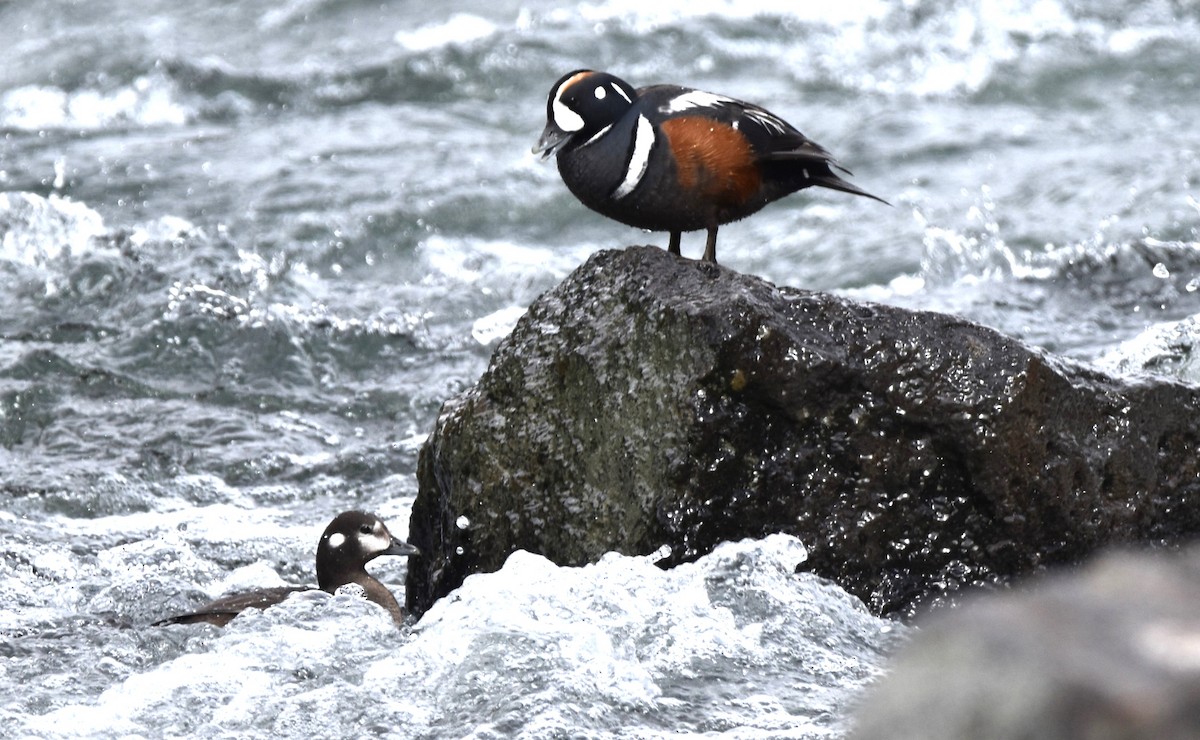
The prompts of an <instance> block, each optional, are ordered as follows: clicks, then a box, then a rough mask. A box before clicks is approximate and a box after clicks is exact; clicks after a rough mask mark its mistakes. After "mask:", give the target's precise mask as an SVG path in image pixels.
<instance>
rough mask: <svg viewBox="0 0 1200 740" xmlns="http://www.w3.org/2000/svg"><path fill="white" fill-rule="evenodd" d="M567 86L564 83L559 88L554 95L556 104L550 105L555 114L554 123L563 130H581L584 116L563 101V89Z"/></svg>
mask: <svg viewBox="0 0 1200 740" xmlns="http://www.w3.org/2000/svg"><path fill="white" fill-rule="evenodd" d="M566 87H567V86H566V85H563V87H561V88H559V90H558V93H557V94H556V95H555V96H554V104H553V105H551V106H550V110H551V111H553V114H554V125H555V126H558V127H559V128H560V129H562V130H563V131H568V132H570V131H579V130H580V129H582V128H583V117H582V116H580V115H579V114H578V113H576V112H575V111H573V110H571V109H570V108H568V107H567V104H566V103H564V102H563V101H562V94H563V90H564V89H565V88H566Z"/></svg>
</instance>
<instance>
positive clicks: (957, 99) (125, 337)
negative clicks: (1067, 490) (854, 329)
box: [0, 0, 1200, 738]
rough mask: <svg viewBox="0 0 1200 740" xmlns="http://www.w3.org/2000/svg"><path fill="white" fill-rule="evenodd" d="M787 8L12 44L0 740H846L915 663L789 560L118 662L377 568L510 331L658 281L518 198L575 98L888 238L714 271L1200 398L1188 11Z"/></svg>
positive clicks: (487, 596) (254, 27) (506, 575)
mask: <svg viewBox="0 0 1200 740" xmlns="http://www.w3.org/2000/svg"><path fill="white" fill-rule="evenodd" d="M796 5H797V4H796V3H791V2H786V3H785V2H775V1H773V0H772V1H771V2H766V3H760V4H754V3H743V2H737V3H733V2H721V1H719V0H711V1H708V0H700V1H699V2H697V1H696V0H688V1H686V2H685V1H684V0H666V1H665V2H660V3H645V2H630V1H629V0H601V1H600V2H595V3H587V4H582V5H578V6H575V7H573V8H568V9H562V8H556V7H554V6H552V5H550V4H548V3H541V2H532V3H523V4H517V3H508V2H492V3H482V2H464V3H457V4H454V5H453V6H451V7H449V8H446V7H445V6H443V5H439V4H416V3H408V2H392V3H382V4H381V3H379V2H361V1H354V0H350V1H347V0H287V1H286V2H280V3H249V2H247V3H230V2H217V1H216V0H208V1H207V2H198V3H182V4H181V3H176V2H165V1H163V0H157V1H156V0H122V2H111V1H106V0H101V1H98V2H89V3H76V2H69V1H68V0H44V1H43V2H38V3H5V4H0V134H2V138H0V191H2V193H3V194H0V239H2V242H0V336H2V339H0V444H2V446H0V502H2V505H0V510H2V511H0V543H2V544H0V552H2V553H3V559H2V561H0V599H2V600H3V604H4V610H3V612H0V657H2V660H3V662H2V663H0V676H3V678H4V679H5V680H6V684H7V685H8V686H9V687H10V688H9V692H8V693H7V694H6V696H5V698H3V699H0V735H9V736H16V737H20V736H54V735H71V734H80V735H99V736H122V735H126V734H140V735H144V736H166V735H178V734H188V733H200V734H204V735H212V736H220V735H226V736H245V735H247V734H259V735H268V734H283V735H289V736H299V735H305V736H317V737H335V736H337V737H344V736H348V735H355V734H367V735H369V734H379V733H383V732H390V733H392V734H394V735H396V736H401V737H402V736H427V737H438V736H451V737H456V736H473V737H481V738H482V737H508V736H516V735H520V734H524V736H527V737H561V736H570V735H572V734H573V733H575V732H576V731H578V732H579V733H580V734H584V735H591V736H621V737H667V736H679V735H684V734H687V733H689V732H703V733H709V734H711V735H713V736H723V737H762V736H775V737H793V738H797V737H798V738H825V737H838V736H840V734H841V732H842V731H843V728H844V715H845V711H846V710H845V707H846V706H847V705H848V703H849V702H850V701H852V698H853V696H854V693H855V691H856V690H857V689H858V688H859V687H860V686H861V685H862V684H863V682H865V681H867V680H869V677H870V676H871V675H873V674H874V673H876V672H877V671H878V670H880V669H881V667H882V666H883V665H884V661H885V659H886V655H887V654H888V652H889V650H890V647H889V646H890V645H891V644H892V642H893V641H894V635H895V633H896V632H898V631H902V630H901V629H899V628H895V627H893V626H892V625H889V624H888V623H886V622H882V621H880V620H876V619H874V618H872V617H870V616H868V615H866V614H865V613H864V612H862V611H861V609H859V608H858V607H856V606H855V605H854V603H853V600H852V599H850V598H849V597H848V596H847V595H846V594H845V593H843V592H841V591H840V590H839V589H837V588H836V587H833V586H829V585H824V584H821V583H819V582H816V581H813V580H808V579H806V578H796V577H793V576H791V575H790V566H791V565H792V564H794V561H796V560H798V559H799V558H800V557H802V545H801V544H800V543H796V542H794V541H790V540H787V539H785V538H770V539H768V540H765V541H762V542H748V543H740V544H737V545H731V546H729V547H727V548H724V549H722V550H721V551H719V552H718V553H715V554H714V555H713V556H711V557H709V558H706V559H705V560H703V561H701V562H700V563H697V564H695V565H692V566H687V567H686V568H681V569H678V570H676V571H673V572H671V573H662V572H660V571H658V570H657V569H656V568H655V567H654V566H653V565H652V564H651V563H650V562H649V561H648V560H646V559H638V558H623V557H618V556H612V557H610V558H608V559H606V560H605V561H604V562H603V563H601V564H599V565H596V566H592V567H589V568H583V569H560V568H555V567H553V566H551V565H549V564H547V563H545V562H544V561H542V560H539V559H538V558H536V557H533V556H519V557H517V558H515V559H514V560H513V561H512V562H510V564H509V565H508V566H507V567H506V568H505V570H504V571H503V572H501V573H498V574H494V575H491V576H481V577H477V578H474V579H472V580H471V581H470V582H469V583H468V585H467V586H466V587H464V589H463V590H462V592H461V593H460V594H459V595H458V597H457V598H455V599H454V600H452V601H450V602H447V603H445V604H442V605H441V606H439V607H438V609H437V610H435V612H433V613H431V614H430V615H429V616H428V617H427V618H426V620H424V621H423V622H422V623H421V625H420V626H419V627H418V628H417V629H416V630H415V631H413V632H411V633H404V634H401V633H397V632H395V631H394V629H392V627H391V626H390V621H389V620H388V618H387V617H386V615H384V614H382V612H380V611H378V610H375V609H374V608H373V607H371V606H370V605H369V604H365V603H361V602H359V601H356V600H355V599H354V598H353V597H348V596H338V597H334V598H321V597H316V598H314V599H311V600H308V601H299V602H296V603H290V604H288V605H287V606H285V607H282V608H281V609H279V610H277V611H274V612H267V613H265V614H262V615H255V616H252V617H249V618H246V619H244V620H239V621H238V622H235V624H234V625H232V626H231V627H230V628H228V629H226V630H225V631H223V632H221V631H215V630H210V629H208V628H202V627H197V628H171V629H166V630H162V629H149V628H146V627H145V625H146V624H147V623H148V622H149V621H151V620H152V619H154V618H156V617H159V616H162V615H163V614H164V613H166V612H169V611H171V610H172V609H173V608H177V607H179V606H180V605H182V604H185V603H193V602H194V601H195V600H197V599H199V598H201V597H203V596H204V595H216V594H217V593H220V592H222V591H224V590H225V589H226V588H232V587H243V586H249V585H271V584H273V583H276V582H278V581H279V580H280V579H285V580H289V581H306V580H311V568H312V564H311V553H312V550H313V549H314V547H315V542H316V539H317V536H318V535H319V533H320V530H321V528H322V527H323V526H324V524H325V523H326V522H327V521H328V519H330V518H331V517H332V515H333V514H334V513H336V512H338V511H340V510H342V509H345V508H351V507H365V508H370V509H374V510H376V511H378V512H379V513H380V514H381V515H382V516H383V517H384V518H385V519H386V520H387V521H389V523H390V524H391V525H392V528H393V531H399V532H403V530H404V523H405V522H406V521H407V517H408V511H409V508H410V506H411V503H412V498H413V496H414V494H415V482H414V478H413V470H414V467H415V458H416V451H417V449H418V447H419V445H420V442H421V440H422V439H423V437H424V435H425V434H426V433H427V432H428V431H429V430H430V428H431V427H432V424H433V421H434V417H435V414H436V412H437V409H438V406H439V404H440V403H441V401H442V400H443V399H445V398H447V397H448V396H450V395H452V394H454V393H455V392H457V391H458V390H460V389H462V388H464V387H465V386H467V385H469V384H471V383H472V382H473V381H474V380H475V378H476V377H478V375H479V374H480V373H481V372H482V370H483V368H484V367H485V366H486V362H487V358H488V356H489V353H490V351H491V349H492V347H494V345H495V342H496V341H497V340H498V338H499V337H500V336H503V334H504V333H505V331H506V327H507V326H509V325H511V323H512V322H513V321H515V318H516V317H517V316H519V315H520V312H521V310H522V309H523V307H525V306H527V305H528V304H529V303H530V302H531V301H532V300H533V299H534V298H535V297H536V296H537V295H538V294H539V293H540V292H542V291H544V290H546V289H548V288H550V287H552V286H553V285H554V284H556V283H557V282H558V281H559V280H561V279H562V278H563V277H564V276H565V275H566V274H567V273H569V272H570V271H571V270H572V269H573V268H574V267H575V266H577V265H578V264H579V263H580V262H582V261H583V260H584V259H585V258H586V257H587V255H588V254H590V253H592V252H593V251H596V250H598V249H602V248H609V247H618V246H621V245H625V244H629V243H635V242H644V241H647V240H652V241H656V242H657V243H665V238H664V237H663V236H661V235H656V236H648V235H644V234H642V233H640V232H637V231H634V230H632V229H628V228H626V227H623V226H621V225H619V224H615V223H612V222H609V221H606V220H604V219H602V218H601V217H599V216H596V215H594V214H591V213H590V212H588V211H586V210H585V209H584V208H583V207H582V206H580V205H578V204H577V203H576V202H575V201H574V200H573V199H572V198H571V196H570V195H569V194H568V193H567V192H566V190H565V188H564V187H563V186H562V184H561V182H559V180H558V177H557V173H556V172H555V170H554V168H553V167H552V166H550V165H547V164H543V163H539V162H538V161H537V160H536V159H535V158H534V157H533V156H532V155H531V154H530V153H529V147H530V145H531V144H532V143H533V141H534V139H535V138H536V137H537V134H538V133H539V132H540V130H541V126H542V124H543V121H542V117H543V115H544V96H545V94H546V92H547V90H548V88H549V86H550V84H551V83H552V82H553V81H554V80H555V79H556V78H557V77H558V76H559V75H560V74H561V73H563V72H565V71H567V70H569V69H574V68H577V67H582V66H588V67H594V68H601V69H608V70H611V71H614V72H617V73H619V74H621V75H622V76H623V77H625V78H626V79H628V80H629V81H630V82H632V83H634V84H648V83H651V82H659V81H672V82H681V83H685V84H692V85H695V86H698V87H702V88H705V89H708V90H712V91H715V92H722V93H727V94H732V95H735V96H739V97H744V98H746V99H749V100H753V101H756V102H759V103H763V104H765V105H767V106H768V107H770V108H771V109H772V110H774V111H775V112H777V113H779V114H781V115H783V116H784V117H786V118H788V119H789V120H791V121H792V122H793V123H795V124H796V125H797V126H798V127H800V128H801V130H803V131H805V133H807V134H809V135H810V136H812V137H813V138H814V139H816V140H817V141H819V142H820V143H822V144H823V145H825V146H826V147H828V148H830V149H831V150H832V151H834V152H835V154H837V155H838V156H839V158H840V159H841V160H842V162H843V163H844V164H846V165H847V166H848V167H850V168H851V169H853V170H854V172H855V175H856V177H855V182H856V183H858V184H860V185H861V186H863V187H865V188H867V189H868V190H870V191H872V192H875V193H877V194H879V195H881V196H883V197H885V198H888V199H889V200H891V201H892V202H893V203H895V204H896V207H894V208H885V207H882V206H880V205H878V204H876V203H873V202H870V201H867V200H864V199H856V198H850V197H847V196H843V195H840V194H836V193H812V194H801V195H798V196H794V197H792V198H790V199H788V200H785V201H783V202H782V203H779V204H776V205H773V206H771V207H769V208H768V209H767V210H766V211H764V212H763V213H761V214H759V215H758V216H756V217H754V218H752V219H750V220H749V221H746V222H743V223H741V224H736V225H732V226H728V227H726V228H724V229H723V230H722V239H721V241H722V257H723V260H722V261H723V262H724V263H725V264H726V265H728V266H730V267H733V268H735V269H738V270H742V271H745V272H750V273H755V274H759V275H762V276H764V277H767V278H768V279H771V280H774V281H776V282H779V283H785V284H789V285H795V286H801V287H810V288H816V289H822V290H833V291H838V292H841V293H845V294H849V295H852V296H855V297H860V298H865V299H870V300H878V301H885V302H891V303H896V304H901V305H907V306H914V307H920V308H929V309H934V310H942V311H950V312H954V313H958V314H961V315H964V316H967V317H969V318H971V319H974V320H976V321H980V322H983V323H985V324H988V325H991V326H994V327H996V328H999V329H1001V330H1003V331H1005V332H1007V333H1010V334H1013V335H1015V336H1018V337H1020V338H1022V339H1024V340H1025V341H1027V342H1029V343H1031V344H1033V345H1036V346H1040V347H1043V348H1045V349H1047V350H1048V351H1051V352H1055V353H1058V354H1062V355H1065V356H1067V357H1070V358H1073V359H1076V360H1078V361H1082V362H1093V363H1097V364H1098V365H1100V366H1101V367H1104V368H1107V369H1110V370H1112V371H1115V372H1121V373H1136V372H1141V371H1143V370H1145V369H1150V370H1153V371H1156V372H1160V373H1169V374H1175V375H1177V376H1178V377H1181V378H1182V379H1184V380H1185V381H1188V382H1200V366H1198V365H1197V363H1196V361H1195V360H1194V359H1192V354H1191V351H1190V350H1191V348H1192V346H1193V345H1194V344H1195V341H1196V336H1197V334H1198V333H1200V330H1198V329H1197V321H1198V319H1197V317H1198V316H1200V290H1198V289H1197V288H1198V287H1200V249H1198V246H1200V186H1198V185H1197V183H1198V182H1200V137H1198V136H1197V135H1196V133H1195V125H1194V122H1195V121H1196V120H1200V77H1198V76H1200V65H1198V64H1197V63H1196V60H1197V59H1200V5H1198V4H1197V3H1196V2H1194V1H1192V0H1175V1H1173V2H1168V1H1166V0H1160V1H1155V0H1151V1H1150V2H1141V1H1139V2H1134V1H1133V0H1101V1H1100V2H1096V3H1092V4H1090V7H1089V8H1087V9H1080V8H1077V7H1075V5H1074V4H1071V3H1066V2H1064V1H1063V0H1024V1H1022V2H1016V3H1009V2H999V0H954V2H948V3H943V2H938V3H933V2H922V1H921V0H911V1H908V2H904V3H892V2H886V1H885V0H848V1H846V2H841V3H837V4H835V5H832V6H831V5H829V4H812V5H813V9H804V8H801V9H797V8H796V7H795V6H796ZM818 7H819V8H820V9H819V10H817V8H818ZM700 250H701V240H700V238H699V237H697V236H695V235H693V236H692V237H691V238H686V237H685V242H684V252H685V254H690V255H692V256H697V255H698V254H699V252H700ZM375 570H376V572H378V573H380V574H381V576H382V577H383V578H384V580H385V581H387V582H389V583H391V584H394V585H395V587H396V588H397V589H399V588H401V584H402V583H403V564H402V563H397V562H392V563H380V564H379V565H378V567H376V568H375ZM118 625H131V626H130V627H128V628H122V627H120V626H118Z"/></svg>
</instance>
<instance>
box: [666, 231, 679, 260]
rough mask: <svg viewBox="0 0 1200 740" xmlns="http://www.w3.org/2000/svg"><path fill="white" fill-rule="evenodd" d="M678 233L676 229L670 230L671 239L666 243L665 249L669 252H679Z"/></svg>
mask: <svg viewBox="0 0 1200 740" xmlns="http://www.w3.org/2000/svg"><path fill="white" fill-rule="evenodd" d="M679 235H680V232H678V231H672V232H671V241H670V242H669V243H668V244H667V251H668V252H670V253H671V254H675V255H677V254H679Z"/></svg>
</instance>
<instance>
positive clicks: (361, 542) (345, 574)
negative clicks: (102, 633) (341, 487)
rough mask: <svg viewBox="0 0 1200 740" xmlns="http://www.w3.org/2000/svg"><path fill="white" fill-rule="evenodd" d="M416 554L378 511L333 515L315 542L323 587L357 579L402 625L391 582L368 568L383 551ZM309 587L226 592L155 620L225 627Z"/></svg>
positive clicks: (331, 587) (319, 581)
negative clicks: (244, 614)
mask: <svg viewBox="0 0 1200 740" xmlns="http://www.w3.org/2000/svg"><path fill="white" fill-rule="evenodd" d="M418 552H419V551H418V550H417V548H415V547H413V546H412V545H410V544H408V543H407V542H402V541H400V540H398V539H396V538H394V537H392V533H391V532H389V531H388V529H387V527H386V526H384V523H383V522H382V521H381V520H380V519H379V517H377V516H375V515H374V514H368V513H366V512H363V511H344V512H342V513H341V514H338V515H337V516H336V517H334V519H333V521H332V522H330V523H329V526H328V527H326V528H325V533H324V534H322V535H321V541H320V542H318V543H317V584H318V587H319V588H320V589H321V590H322V591H328V592H329V593H333V592H335V591H337V590H338V588H339V587H340V586H345V585H346V584H348V583H357V584H358V585H359V586H362V587H363V590H364V591H366V592H367V598H368V599H370V600H371V601H374V602H375V603H376V604H379V605H380V606H382V607H383V608H384V609H387V610H388V612H389V613H390V614H391V615H392V619H394V620H396V622H397V623H400V622H401V621H403V619H404V610H403V609H402V608H401V607H400V604H398V603H397V602H396V597H395V596H392V592H391V591H388V589H387V586H384V585H383V584H382V583H380V582H379V581H378V580H377V579H375V577H373V576H372V575H371V574H369V573H367V571H366V568H365V567H364V566H365V565H366V564H367V563H369V562H371V561H372V560H374V559H375V558H377V557H379V556H380V555H416V554H418ZM311 590H313V587H312V586H281V587H278V588H265V589H262V590H259V591H253V592H250V593H245V594H234V595H231V596H223V597H221V598H219V599H217V600H216V601H213V602H211V603H208V604H205V605H204V606H202V607H200V608H199V609H197V610H196V611H194V612H190V613H188V614H180V615H178V616H174V617H168V618H167V619H163V620H160V621H158V622H155V623H154V626H160V625H164V624H196V623H197V622H208V623H209V624H215V625H217V626H218V627H224V626H225V625H226V624H228V623H229V621H230V620H232V619H233V618H234V617H236V616H237V615H238V614H241V613H242V612H243V611H244V610H246V609H266V608H267V607H269V606H274V605H275V604H278V603H279V602H281V601H283V600H284V599H286V598H287V597H288V596H290V595H292V594H294V593H298V592H300V591H311Z"/></svg>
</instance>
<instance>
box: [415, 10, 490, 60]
mask: <svg viewBox="0 0 1200 740" xmlns="http://www.w3.org/2000/svg"><path fill="white" fill-rule="evenodd" d="M496 30H497V29H496V25H495V24H494V23H492V22H491V21H489V20H487V19H486V18H482V17H480V16H477V15H472V14H470V13H455V14H454V15H452V16H450V18H449V19H448V20H446V21H444V22H442V23H434V24H430V25H427V26H421V27H420V28H416V29H413V30H411V31H397V32H396V35H395V40H396V43H397V44H399V45H400V46H403V47H404V48H405V49H408V50H409V51H430V50H432V49H438V48H441V47H443V46H451V45H461V44H470V43H472V42H475V41H480V40H482V39H485V38H487V37H489V36H491V35H492V34H494V33H496Z"/></svg>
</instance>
